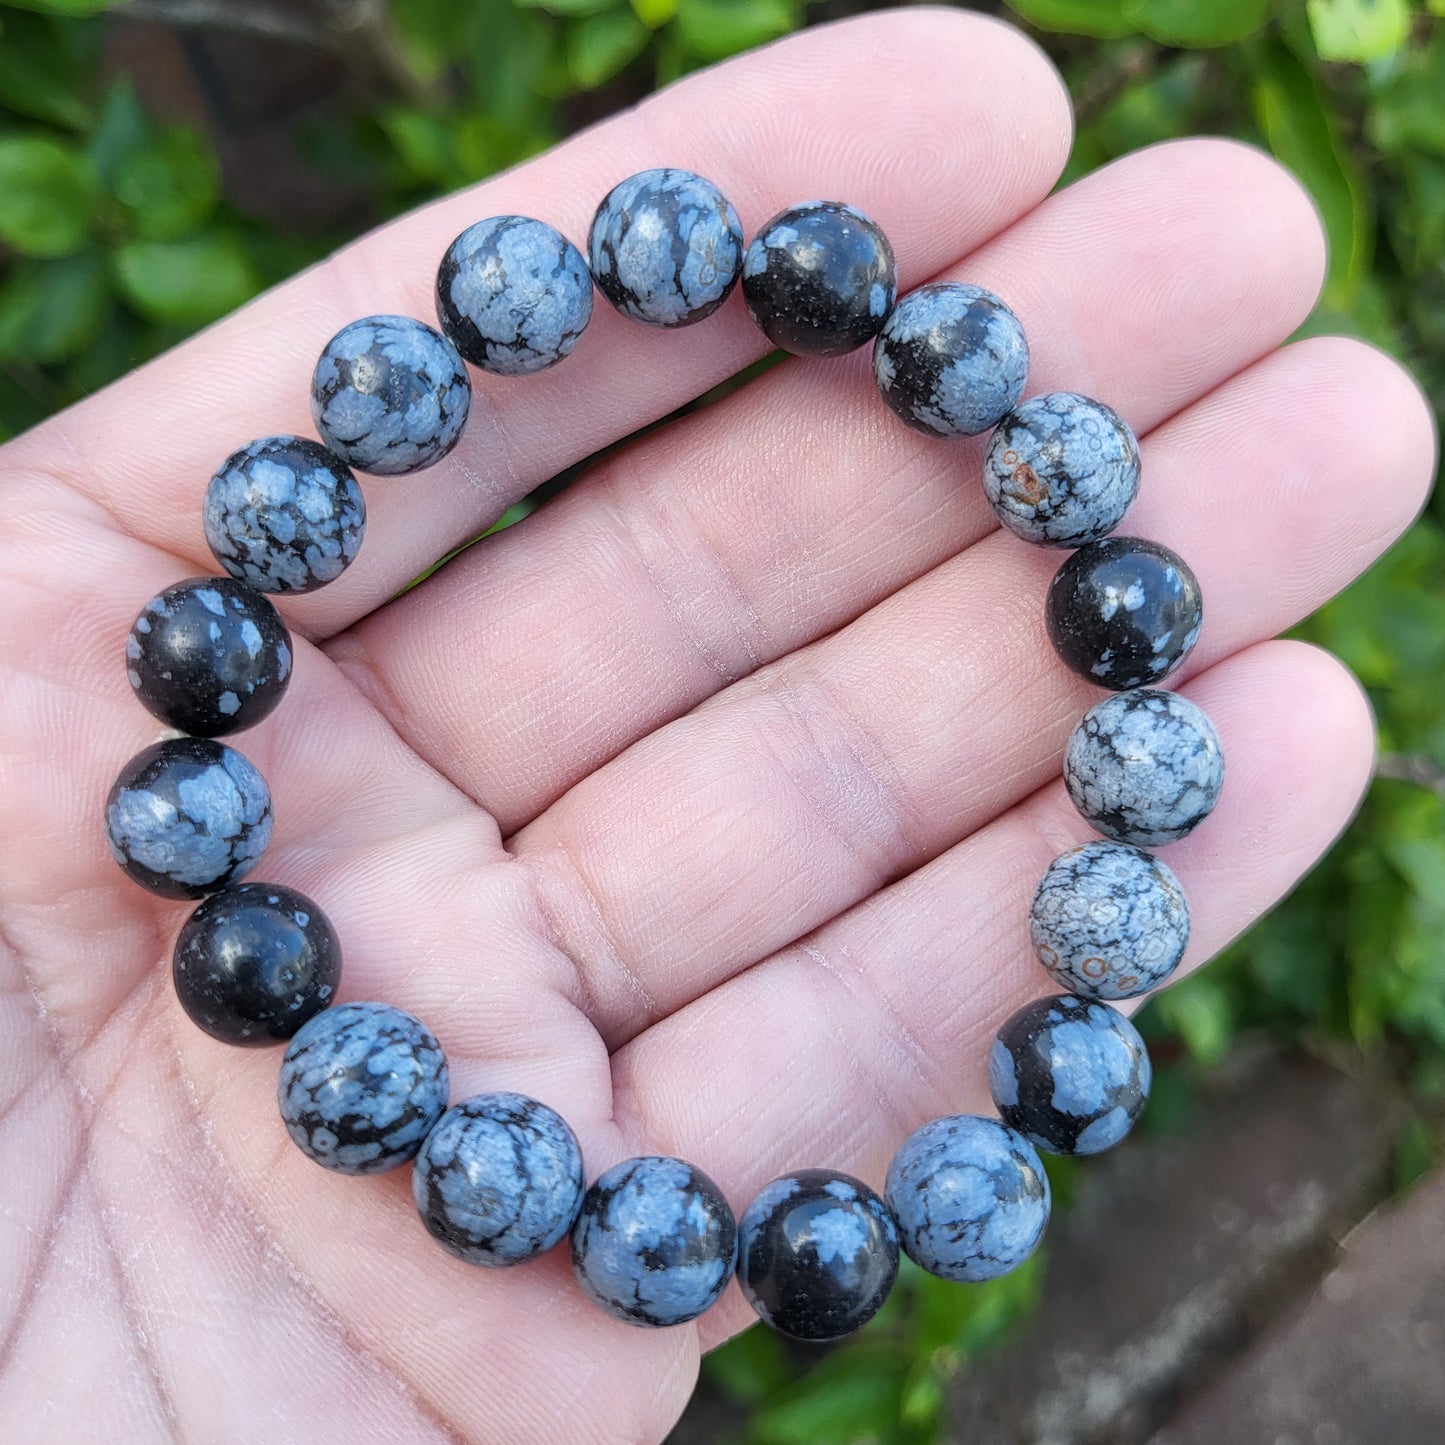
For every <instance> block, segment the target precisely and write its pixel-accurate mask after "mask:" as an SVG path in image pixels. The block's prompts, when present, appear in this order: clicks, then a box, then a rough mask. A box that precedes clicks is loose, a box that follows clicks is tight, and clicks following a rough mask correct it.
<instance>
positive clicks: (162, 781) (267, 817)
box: [105, 738, 271, 898]
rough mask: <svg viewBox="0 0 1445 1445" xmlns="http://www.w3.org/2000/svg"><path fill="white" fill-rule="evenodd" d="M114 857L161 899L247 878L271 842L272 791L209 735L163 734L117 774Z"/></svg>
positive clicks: (108, 821) (111, 804)
mask: <svg viewBox="0 0 1445 1445" xmlns="http://www.w3.org/2000/svg"><path fill="white" fill-rule="evenodd" d="M105 836H106V842H107V843H108V844H109V845H110V856H111V857H112V858H114V859H115V861H116V862H117V863H119V864H120V866H121V867H122V868H123V869H124V870H125V871H126V873H127V874H128V875H129V876H130V877H131V878H132V879H134V880H135V882H137V883H139V884H140V886H141V887H142V888H148V889H149V890H150V891H151V892H152V893H158V894H160V896H161V897H162V898H204V897H205V895H206V894H207V893H211V892H213V891H214V890H215V889H217V888H223V887H225V885H226V884H227V883H235V882H238V881H239V880H240V879H242V878H244V877H245V876H246V874H248V873H249V872H250V871H251V869H252V868H254V867H255V866H256V861H257V859H259V858H260V856H261V854H262V853H264V852H265V851H266V845H267V844H268V843H270V841H271V791H270V789H269V788H267V786H266V780H265V779H264V778H263V777H262V776H261V774H260V773H258V772H257V771H256V769H255V767H254V766H253V765H252V763H251V762H250V761H249V760H248V759H247V758H245V757H243V756H242V755H241V754H240V753H238V752H237V751H236V750H235V749H234V748H228V747H227V746H226V745H225V744H224V743H218V742H213V741H212V740H211V739H210V738H166V739H164V740H162V741H161V742H158V743H152V744H151V746H150V747H148V748H146V749H145V750H144V751H143V752H139V753H137V754H136V755H135V757H133V758H132V759H131V760H130V762H128V763H127V764H126V765H125V767H123V768H122V769H121V771H120V776H119V777H118V778H117V779H116V780H115V784H114V786H113V787H112V788H111V790H110V796H109V797H108V798H107V799H106V801H105Z"/></svg>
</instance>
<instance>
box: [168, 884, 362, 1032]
mask: <svg viewBox="0 0 1445 1445" xmlns="http://www.w3.org/2000/svg"><path fill="white" fill-rule="evenodd" d="M171 977H172V978H173V980H174V982H175V986H176V997H177V998H178V999H179V1000H180V1002H181V1007H182V1008H183V1009H185V1011H186V1013H187V1014H189V1015H190V1018H191V1021H192V1022H193V1023H194V1024H196V1025H197V1027H199V1028H201V1029H204V1030H205V1032H206V1033H208V1034H210V1036H211V1037H212V1038H213V1039H220V1040H221V1042H222V1043H226V1044H245V1045H264V1044H274V1043H279V1042H280V1041H281V1040H283V1039H289V1038H290V1037H291V1036H292V1035H293V1034H294V1033H295V1032H296V1031H297V1030H298V1029H299V1028H300V1027H301V1026H302V1025H303V1024H304V1023H306V1022H307V1021H308V1020H310V1019H312V1018H314V1017H315V1016H316V1015H317V1014H319V1013H320V1012H321V1010H322V1009H324V1008H325V1007H326V1006H327V1005H328V1004H329V1003H330V1002H331V1000H332V999H333V998H334V997H335V996H336V987H337V984H339V983H340V981H341V940H340V939H338V938H337V936H336V930H335V929H334V928H333V927H332V926H331V922H330V920H329V919H328V918H327V917H326V915H325V914H324V913H323V912H322V911H321V910H320V909H319V908H318V907H317V906H316V904H314V903H313V902H312V901H311V900H310V899H309V898H308V897H307V896H306V895H305V894H304V893H298V892H297V891H296V889H294V888H283V887H282V886H281V885H280V884H279V883H238V884H235V885H234V886H232V887H230V888H223V889H222V890H221V891H220V892H219V893H213V894H212V895H211V896H210V897H209V898H208V899H206V901H205V902H204V903H202V904H201V906H200V907H199V908H197V909H196V911H195V912H194V913H193V914H191V916H190V917H189V918H188V919H186V921H185V924H184V925H183V926H182V928H181V932H180V937H178V938H177V939H176V947H175V952H174V954H173V955H172V958H171Z"/></svg>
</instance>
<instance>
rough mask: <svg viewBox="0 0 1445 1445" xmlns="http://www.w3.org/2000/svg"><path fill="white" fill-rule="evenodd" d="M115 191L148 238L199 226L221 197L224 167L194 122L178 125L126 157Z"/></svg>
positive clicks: (182, 232)
mask: <svg viewBox="0 0 1445 1445" xmlns="http://www.w3.org/2000/svg"><path fill="white" fill-rule="evenodd" d="M114 189H115V196H116V199H117V200H118V201H120V203H121V204H122V205H123V206H125V207H126V209H127V210H128V211H129V212H130V215H131V220H132V224H133V225H134V228H135V230H136V232H137V233H138V234H139V235H141V236H143V237H145V239H146V240H148V241H170V240H174V239H175V238H176V237H178V236H184V235H186V234H187V233H189V232H191V231H194V230H195V229H196V228H197V227H198V226H201V225H202V224H204V223H205V222H206V221H208V220H210V218H211V216H212V215H213V214H214V213H215V210H216V206H217V204H218V203H219V202H220V199H221V168H220V166H219V165H218V164H217V163H216V157H215V155H214V153H213V152H212V150H211V147H210V145H209V144H208V143H207V142H206V141H205V140H204V139H203V138H202V137H201V136H199V135H197V134H196V132H195V131H193V130H191V129H190V128H189V127H188V126H172V127H171V128H170V129H169V130H167V131H165V132H163V133H162V134H161V135H159V136H157V137H156V138H155V140H153V141H151V142H150V143H149V144H146V145H143V146H141V147H140V148H138V149H136V150H134V151H132V152H131V153H130V154H129V155H128V156H127V157H126V158H125V159H124V160H123V161H122V163H121V165H120V167H119V169H118V171H117V174H116V179H115V187H114Z"/></svg>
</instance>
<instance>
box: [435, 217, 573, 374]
mask: <svg viewBox="0 0 1445 1445" xmlns="http://www.w3.org/2000/svg"><path fill="white" fill-rule="evenodd" d="M436 299H437V319H438V320H439V321H440V322H441V327H442V330H443V331H444V332H445V333H446V335H447V337H448V339H449V340H450V341H451V342H452V344H453V345H454V346H455V347H456V348H457V350H458V351H459V352H461V354H462V355H463V356H464V357H466V359H467V360H468V361H470V362H471V363H472V365H473V366H479V367H481V368H482V370H483V371H490V372H493V373H494V374H495V375H497V376H530V375H531V374H532V373H533V372H537V371H545V370H546V368H547V367H549V366H555V365H556V364H557V363H558V362H559V361H561V360H562V358H563V357H564V356H566V355H568V354H569V353H570V352H571V350H572V348H573V347H574V346H576V345H577V342H578V340H579V339H580V338H581V335H582V333H583V331H584V330H586V328H587V323H588V321H589V320H591V318H592V276H591V273H590V272H589V271H588V270H587V263H586V262H585V261H584V260H583V259H582V253H581V252H580V251H579V250H578V249H577V248H576V246H574V245H573V244H572V243H571V241H569V240H568V239H567V238H566V236H564V235H563V234H562V233H561V232H560V231H558V230H555V229H554V228H553V227H551V226H549V225H547V223H546V222H545V221H534V220H532V219H531V217H529V216H491V217H489V218H488V219H487V220H485V221H478V222H477V223H476V225H474V226H468V227H467V229H466V230H465V231H463V232H462V233H461V235H460V236H458V237H457V238H456V240H455V241H453V242H452V243H451V245H450V246H448V247H447V251H446V255H444V256H443V257H442V260H441V265H440V266H439V267H438V268H437V294H436Z"/></svg>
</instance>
